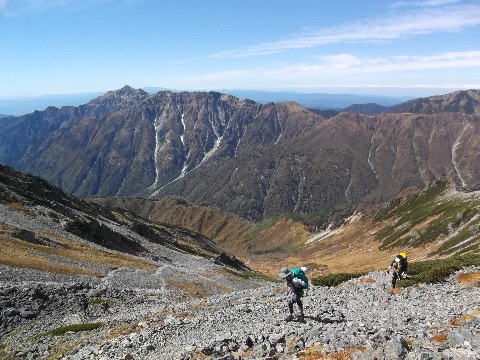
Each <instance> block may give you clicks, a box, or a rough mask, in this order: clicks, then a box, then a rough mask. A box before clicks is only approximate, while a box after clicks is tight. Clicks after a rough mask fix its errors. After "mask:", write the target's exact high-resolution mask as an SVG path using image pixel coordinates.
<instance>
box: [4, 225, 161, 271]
mask: <svg viewBox="0 0 480 360" xmlns="http://www.w3.org/2000/svg"><path fill="white" fill-rule="evenodd" d="M8 230H9V229H8V227H6V226H5V225H3V226H2V227H1V228H0V242H1V246H0V264H4V265H9V266H13V267H20V268H30V269H36V270H42V271H48V272H52V273H60V274H82V275H93V276H104V275H105V274H103V273H101V272H98V271H94V270H92V269H90V268H89V267H88V264H95V265H100V266H102V267H105V268H106V269H113V268H117V267H129V268H133V269H145V270H147V269H149V270H153V269H155V266H154V265H152V264H151V263H149V262H147V261H144V260H142V259H139V258H135V257H131V256H128V255H123V254H121V253H117V252H111V251H107V250H100V249H97V248H93V247H90V246H88V245H83V244H79V243H76V242H74V241H71V240H67V239H63V238H60V237H59V236H57V235H55V234H49V233H44V234H39V235H41V236H42V238H44V239H48V240H50V241H51V242H52V243H55V244H56V246H55V247H51V246H45V245H41V244H32V243H29V242H26V241H23V240H20V239H17V238H15V237H12V236H11V234H10V231H8ZM58 258H63V259H68V260H74V261H77V262H79V263H84V264H85V266H73V265H66V264H62V263H60V262H58Z"/></svg>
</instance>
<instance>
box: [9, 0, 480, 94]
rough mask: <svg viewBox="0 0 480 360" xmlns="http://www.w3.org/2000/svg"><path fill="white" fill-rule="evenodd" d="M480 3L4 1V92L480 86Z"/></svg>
mask: <svg viewBox="0 0 480 360" xmlns="http://www.w3.org/2000/svg"><path fill="white" fill-rule="evenodd" d="M478 39H480V2H479V1H477V0H397V1H378V0H363V1H357V0H337V1H335V2H333V1H325V0H295V1H291V0H288V1H287V0H262V1H258V0H244V1H241V2H240V1H235V2H232V1H225V0H208V1H206V0H182V1H173V0H165V1H157V0H41V1H40V0H0V47H1V48H2V56H1V57H0V99H14V98H21V97H38V96H52V95H55V94H57V95H72V94H86V93H105V92H107V91H109V90H116V89H119V88H121V87H123V86H124V85H130V86H132V87H134V88H144V87H149V86H150V87H163V88H168V89H174V90H176V91H181V90H184V91H194V90H201V91H208V90H215V91H223V89H235V90H253V91H255V90H260V91H261V90H264V91H275V92H281V91H294V92H301V93H331V94H362V95H381V96H388V97H410V98H415V97H426V96H433V95H443V94H447V93H450V92H453V91H457V90H467V89H478V88H480V41H479V40H478Z"/></svg>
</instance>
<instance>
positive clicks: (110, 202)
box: [89, 182, 480, 276]
mask: <svg viewBox="0 0 480 360" xmlns="http://www.w3.org/2000/svg"><path fill="white" fill-rule="evenodd" d="M89 201H93V202H96V203H98V204H102V205H104V206H107V207H123V208H125V209H128V210H130V211H140V212H141V214H142V215H143V216H145V217H147V218H148V219H149V220H151V221H153V222H159V223H163V222H165V221H168V222H169V223H171V224H176V225H181V226H182V227H186V228H188V229H190V230H192V231H198V232H200V233H203V234H204V235H208V236H209V237H210V238H211V239H213V240H214V241H215V242H217V243H218V244H220V245H221V246H222V248H224V249H225V250H228V251H229V252H232V253H234V254H235V255H236V256H238V257H240V258H241V259H242V260H243V261H244V262H246V263H248V264H249V266H251V267H252V268H254V269H255V270H259V271H261V272H263V273H266V274H270V275H271V276H275V275H276V272H277V271H278V268H279V267H282V266H284V264H290V265H292V266H293V265H298V264H308V266H309V267H310V273H311V274H312V276H317V275H320V274H325V273H330V272H333V273H338V272H358V271H366V270H367V271H370V270H375V269H381V268H384V267H385V266H386V264H388V263H389V262H390V261H391V258H392V257H393V256H394V255H395V253H397V252H399V251H407V253H408V254H409V258H410V259H411V260H413V261H418V260H426V259H433V258H438V257H449V256H452V255H458V254H464V253H466V252H471V251H475V250H477V251H478V249H479V247H480V191H473V192H469V193H466V192H463V191H457V190H455V188H454V186H453V185H452V184H446V183H444V182H438V183H434V184H432V185H431V186H430V187H428V188H426V189H424V190H423V191H413V190H410V191H408V192H406V193H404V194H402V196H400V197H396V198H394V199H393V200H391V201H389V202H387V203H385V204H382V205H377V206H373V207H371V206H363V207H360V206H359V207H358V208H357V209H356V210H355V212H353V211H352V212H345V213H338V214H336V215H335V216H331V217H330V218H329V220H328V221H329V224H328V226H327V227H326V228H325V229H322V230H316V229H314V228H312V227H309V226H307V225H306V224H305V223H304V222H302V221H301V219H299V217H298V216H297V217H294V216H282V217H279V218H276V219H271V220H266V221H263V222H261V223H248V222H245V221H243V220H241V219H239V218H238V217H235V216H233V215H231V214H225V213H222V212H221V211H220V210H219V209H216V208H212V207H211V206H199V205H194V204H190V203H187V202H186V201H184V200H181V199H167V198H165V199H162V200H147V199H128V198H126V199H118V198H117V199H115V198H114V199H112V198H99V197H94V198H89ZM366 259H368V261H367V260H366Z"/></svg>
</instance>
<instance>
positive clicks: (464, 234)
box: [373, 182, 480, 256]
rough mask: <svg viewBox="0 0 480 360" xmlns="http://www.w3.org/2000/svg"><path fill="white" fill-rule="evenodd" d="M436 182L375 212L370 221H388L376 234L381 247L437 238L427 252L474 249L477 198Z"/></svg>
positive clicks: (479, 233)
mask: <svg viewBox="0 0 480 360" xmlns="http://www.w3.org/2000/svg"><path fill="white" fill-rule="evenodd" d="M449 190H450V189H449V186H448V184H447V183H445V182H436V183H435V184H433V185H432V186H431V187H429V188H427V189H426V190H424V191H422V192H420V193H418V194H412V195H409V196H407V197H405V198H397V199H394V200H392V201H390V202H389V203H388V204H387V206H385V207H384V208H383V209H381V210H379V211H377V212H376V214H375V215H374V216H373V221H374V222H380V221H390V222H391V224H389V225H387V226H385V227H384V228H383V229H382V230H381V231H379V232H378V233H377V234H376V239H377V240H379V241H381V242H382V243H381V245H380V246H379V248H380V249H381V250H383V249H388V248H393V247H406V246H409V247H418V246H422V245H425V244H429V243H433V242H434V241H441V245H440V247H439V248H438V249H436V250H435V251H434V252H433V253H432V254H430V255H433V256H435V255H440V256H449V255H455V254H463V253H468V252H472V251H475V250H478V249H479V248H480V244H479V242H478V240H479V238H480V198H479V197H478V196H477V197H475V196H468V194H467V196H465V194H461V193H456V194H455V195H451V196H449V195H448V191H449Z"/></svg>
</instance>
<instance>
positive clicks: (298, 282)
mask: <svg viewBox="0 0 480 360" xmlns="http://www.w3.org/2000/svg"><path fill="white" fill-rule="evenodd" d="M293 270H295V272H294V271H293ZM305 270H307V269H306V268H305ZM295 273H297V274H298V276H297V275H296V274H295ZM279 276H280V277H281V278H282V279H284V280H285V281H286V283H287V286H288V288H289V289H290V294H289V298H288V301H287V304H288V311H289V315H288V316H287V317H286V318H285V320H286V321H292V320H293V318H294V317H293V304H295V303H296V304H297V305H298V308H299V312H300V314H299V316H298V320H299V321H303V320H304V313H303V303H302V296H303V295H304V289H307V288H308V279H306V274H305V271H303V270H301V269H298V268H295V269H292V270H288V268H286V267H284V268H282V270H281V271H280V274H279ZM302 277H304V279H306V281H305V280H302Z"/></svg>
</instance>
